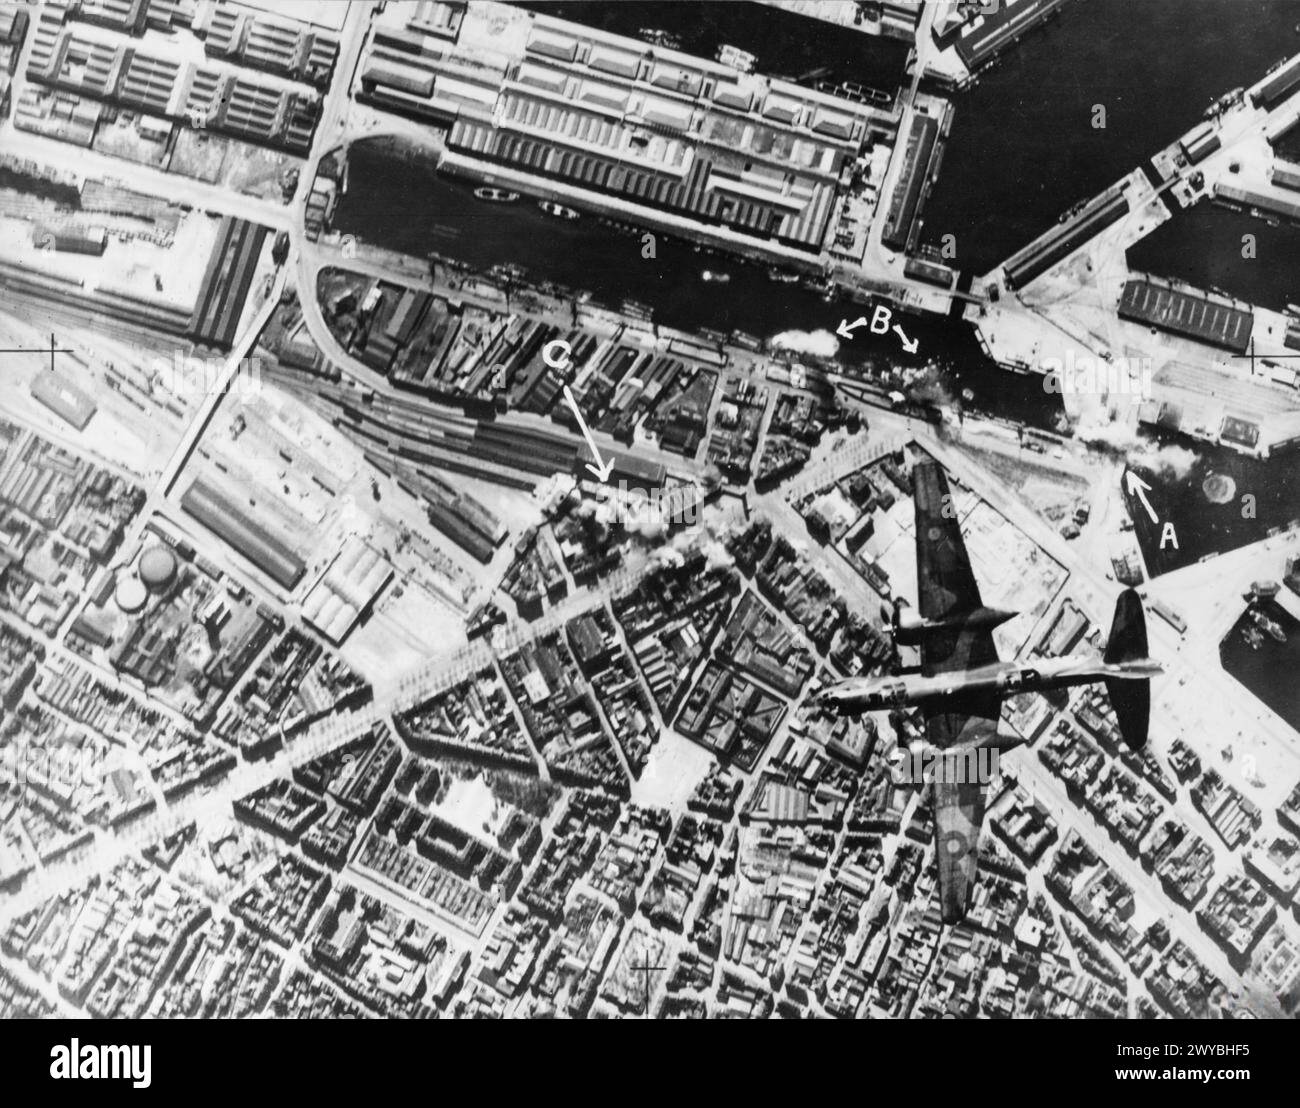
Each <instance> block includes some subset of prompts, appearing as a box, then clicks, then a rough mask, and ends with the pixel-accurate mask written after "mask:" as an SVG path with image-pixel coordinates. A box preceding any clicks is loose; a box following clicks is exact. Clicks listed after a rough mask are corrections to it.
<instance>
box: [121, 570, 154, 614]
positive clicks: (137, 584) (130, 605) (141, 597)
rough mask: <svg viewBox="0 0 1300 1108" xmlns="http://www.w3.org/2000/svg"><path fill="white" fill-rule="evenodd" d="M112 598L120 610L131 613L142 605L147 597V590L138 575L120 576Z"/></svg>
mask: <svg viewBox="0 0 1300 1108" xmlns="http://www.w3.org/2000/svg"><path fill="white" fill-rule="evenodd" d="M113 599H114V600H116V601H117V606H118V607H119V608H121V609H122V611H124V612H126V613H127V615H132V614H134V613H135V612H138V611H139V610H140V609H141V608H143V607H144V602H145V601H146V600H148V599H149V590H148V589H146V588H145V587H144V582H143V581H141V580H140V578H138V577H135V576H132V577H122V578H119V579H118V582H117V588H116V590H114V592H113Z"/></svg>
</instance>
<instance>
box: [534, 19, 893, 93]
mask: <svg viewBox="0 0 1300 1108" xmlns="http://www.w3.org/2000/svg"><path fill="white" fill-rule="evenodd" d="M520 7H524V8H527V9H529V10H530V11H534V12H540V13H542V14H544V15H550V16H554V17H555V18H556V19H567V20H569V21H570V22H573V23H581V24H583V25H585V26H588V27H594V28H596V29H597V30H601V31H609V32H610V33H612V34H616V35H627V36H628V37H630V38H636V37H638V33H639V32H640V31H641V29H642V28H647V29H651V30H659V31H666V32H668V33H669V34H671V35H673V36H674V37H675V38H677V39H678V40H679V41H680V42H681V49H682V50H684V51H686V53H688V54H694V55H696V56H697V57H703V58H712V57H714V55H715V54H716V53H717V50H718V47H719V46H723V45H727V46H736V47H739V48H740V49H741V50H745V51H748V52H749V53H751V54H753V55H755V56H756V57H757V59H758V60H757V62H756V63H755V69H757V70H758V71H759V72H761V73H766V74H768V75H769V76H773V77H785V78H786V79H788V80H792V81H799V82H800V83H812V82H814V81H816V80H827V81H830V82H831V84H838V83H839V82H841V81H856V82H858V83H859V84H861V85H864V86H867V87H870V88H876V89H879V90H880V91H882V92H884V93H887V94H888V95H890V96H891V97H892V96H893V95H894V93H895V91H896V90H897V89H898V87H899V85H900V84H901V82H902V79H903V71H904V69H905V67H906V65H907V57H908V54H909V52H910V50H911V47H910V46H909V44H908V43H906V42H903V41H901V40H898V39H889V38H882V37H880V36H877V35H864V34H862V32H860V31H855V30H852V29H851V28H847V27H839V26H837V25H835V24H832V23H823V22H820V21H818V22H816V24H815V26H813V25H812V24H813V23H814V21H812V20H809V19H806V18H804V17H803V16H800V15H796V14H794V13H792V12H787V11H784V10H782V9H781V8H773V7H770V6H768V5H766V4H755V3H740V2H738V0H728V2H722V3H720V2H718V0H690V2H684V0H675V2H670V3H664V2H663V0H660V2H658V3H656V2H654V0H617V2H615V3H591V2H579V3H532V2H525V3H523V4H521V5H520Z"/></svg>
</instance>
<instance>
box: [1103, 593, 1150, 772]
mask: <svg viewBox="0 0 1300 1108" xmlns="http://www.w3.org/2000/svg"><path fill="white" fill-rule="evenodd" d="M1146 657H1147V621H1146V616H1145V614H1144V613H1143V611H1142V598H1141V597H1140V596H1138V594H1137V592H1136V591H1135V590H1133V589H1125V590H1124V592H1122V593H1120V597H1119V600H1118V601H1116V603H1115V619H1114V621H1113V622H1112V623H1111V627H1110V638H1109V639H1107V640H1106V653H1105V655H1104V659H1105V661H1106V662H1107V663H1108V664H1111V665H1117V664H1122V663H1124V662H1137V661H1142V660H1144V659H1146ZM1106 691H1107V692H1108V693H1110V702H1111V704H1112V705H1113V706H1114V708H1115V718H1116V719H1117V720H1118V721H1119V729H1120V734H1122V735H1123V736H1124V741H1125V742H1127V743H1128V745H1129V746H1130V747H1132V748H1133V749H1134V750H1141V749H1142V747H1144V746H1145V745H1146V741H1147V731H1148V728H1149V726H1150V723H1151V681H1150V680H1149V679H1148V678H1144V677H1139V678H1133V677H1110V678H1107V679H1106Z"/></svg>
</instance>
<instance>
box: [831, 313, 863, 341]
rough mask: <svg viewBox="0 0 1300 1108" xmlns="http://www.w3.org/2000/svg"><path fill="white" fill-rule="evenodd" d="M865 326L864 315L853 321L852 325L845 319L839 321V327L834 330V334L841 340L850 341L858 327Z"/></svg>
mask: <svg viewBox="0 0 1300 1108" xmlns="http://www.w3.org/2000/svg"><path fill="white" fill-rule="evenodd" d="M866 325H867V317H866V316H864V315H860V316H858V318H857V319H855V320H854V321H853V322H852V323H850V322H849V321H848V320H847V319H841V320H840V325H839V326H838V327H836V328H835V333H836V334H837V335H839V336H840V338H842V339H851V338H852V337H853V332H854V331H856V330H857V329H858V328H859V327H865V326H866Z"/></svg>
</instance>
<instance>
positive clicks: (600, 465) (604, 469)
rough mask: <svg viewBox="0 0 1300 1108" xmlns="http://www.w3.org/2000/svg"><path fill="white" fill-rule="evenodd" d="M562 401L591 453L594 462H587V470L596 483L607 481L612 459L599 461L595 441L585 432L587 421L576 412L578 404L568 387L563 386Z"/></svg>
mask: <svg viewBox="0 0 1300 1108" xmlns="http://www.w3.org/2000/svg"><path fill="white" fill-rule="evenodd" d="M564 399H565V400H567V401H568V402H569V407H570V408H572V409H573V418H574V419H576V420H577V421H578V430H579V431H581V432H582V437H583V438H584V439H586V440H587V449H589V450H590V451H591V456H592V457H593V458H595V459H596V460H595V462H594V463H592V462H588V463H587V468H588V469H589V470H591V472H592V473H593V474H595V476H596V480H597V481H608V480H609V474H610V471H611V470H612V469H613V468H614V459H613V458H611V459H610V460H609V461H607V462H602V461H601V460H600V451H599V450H598V449H596V440H595V439H593V438H592V437H591V432H590V431H588V430H587V421H586V420H585V419H583V418H582V413H581V412H580V411H579V410H578V402H577V401H576V400H574V399H573V393H572V392H570V391H569V386H568V385H565V386H564Z"/></svg>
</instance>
